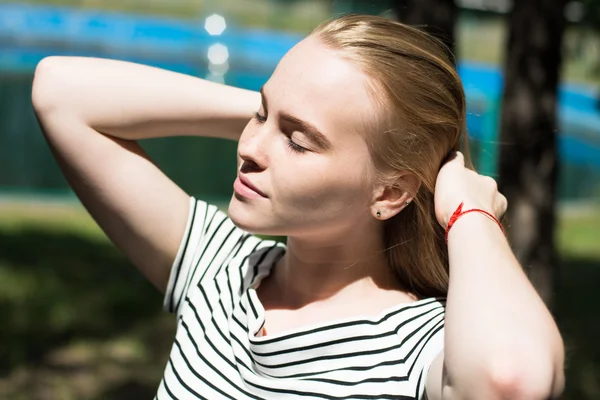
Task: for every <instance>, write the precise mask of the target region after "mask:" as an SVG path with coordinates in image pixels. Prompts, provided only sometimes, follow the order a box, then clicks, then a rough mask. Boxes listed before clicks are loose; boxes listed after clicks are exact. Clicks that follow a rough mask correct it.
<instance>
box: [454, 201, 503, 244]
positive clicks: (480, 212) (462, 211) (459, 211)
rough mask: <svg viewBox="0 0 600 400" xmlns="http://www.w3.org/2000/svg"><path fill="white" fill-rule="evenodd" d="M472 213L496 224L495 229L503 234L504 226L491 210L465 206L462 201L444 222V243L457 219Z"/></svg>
mask: <svg viewBox="0 0 600 400" xmlns="http://www.w3.org/2000/svg"><path fill="white" fill-rule="evenodd" d="M473 215H476V216H478V217H479V218H480V219H481V218H483V219H484V220H487V221H489V222H493V223H494V225H496V229H498V230H499V231H500V232H502V234H503V235H504V227H503V226H502V223H500V221H499V220H498V218H496V216H495V215H494V214H492V213H491V212H489V211H487V210H485V209H482V208H477V207H468V206H467V207H465V204H464V203H460V205H459V206H458V207H457V208H456V210H455V211H454V213H452V215H451V216H450V218H449V219H448V222H447V224H446V227H445V231H446V232H445V239H446V243H448V237H449V234H450V231H451V230H452V228H453V227H454V225H456V224H457V223H458V221H460V220H461V219H464V218H466V217H467V216H473Z"/></svg>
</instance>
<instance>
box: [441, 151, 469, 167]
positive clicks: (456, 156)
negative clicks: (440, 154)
mask: <svg viewBox="0 0 600 400" xmlns="http://www.w3.org/2000/svg"><path fill="white" fill-rule="evenodd" d="M443 164H444V165H445V164H451V165H456V166H463V167H464V166H465V157H464V155H463V153H461V152H460V151H451V152H450V153H449V154H448V157H446V160H444V163H443Z"/></svg>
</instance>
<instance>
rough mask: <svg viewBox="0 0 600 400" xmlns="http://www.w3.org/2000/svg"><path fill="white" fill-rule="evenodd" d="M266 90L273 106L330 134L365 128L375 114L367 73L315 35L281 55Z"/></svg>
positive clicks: (269, 105)
mask: <svg viewBox="0 0 600 400" xmlns="http://www.w3.org/2000/svg"><path fill="white" fill-rule="evenodd" d="M265 93H266V95H267V100H268V102H269V104H268V107H269V109H271V107H272V106H274V107H276V108H277V109H280V110H281V111H285V112H288V113H290V114H292V115H294V116H296V117H298V118H300V119H303V120H306V121H308V122H310V123H312V124H315V125H317V127H318V128H319V129H322V131H323V133H324V134H325V135H327V136H328V137H329V136H332V135H333V136H335V135H336V134H337V133H339V132H344V131H346V132H347V131H348V130H353V131H359V130H362V129H364V127H365V126H366V123H368V122H370V120H371V119H373V118H374V115H375V107H374V105H373V102H372V100H371V96H370V92H369V85H368V80H367V78H366V76H365V75H364V73H363V72H362V71H360V70H359V69H358V68H357V67H355V66H354V65H352V64H351V63H350V62H349V61H347V60H345V59H344V58H342V57H341V56H340V55H339V53H336V52H335V51H333V50H330V49H328V48H327V47H325V46H324V45H322V44H321V43H320V42H319V41H318V40H317V39H314V38H307V39H304V40H303V41H301V42H300V43H298V44H297V45H296V46H294V47H293V48H292V49H291V50H290V51H289V52H288V53H287V54H286V55H285V56H284V57H283V58H282V59H281V61H280V63H279V64H278V66H277V68H276V69H275V72H274V73H273V75H272V76H271V78H270V79H269V82H268V83H267V84H266V85H265ZM271 103H273V105H271ZM333 139H335V138H333Z"/></svg>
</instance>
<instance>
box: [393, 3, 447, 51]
mask: <svg viewBox="0 0 600 400" xmlns="http://www.w3.org/2000/svg"><path fill="white" fill-rule="evenodd" d="M394 11H395V12H396V15H397V16H398V20H399V21H401V22H403V23H405V24H407V25H414V26H417V27H420V28H422V29H423V30H425V31H426V32H428V33H429V34H431V35H432V36H435V37H436V38H438V39H440V40H441V41H442V42H444V44H445V45H446V46H447V47H448V49H450V51H451V53H452V54H453V55H454V54H456V53H455V50H456V48H455V43H454V39H455V38H454V24H455V22H456V16H457V8H456V4H455V3H454V0H396V2H395V6H394Z"/></svg>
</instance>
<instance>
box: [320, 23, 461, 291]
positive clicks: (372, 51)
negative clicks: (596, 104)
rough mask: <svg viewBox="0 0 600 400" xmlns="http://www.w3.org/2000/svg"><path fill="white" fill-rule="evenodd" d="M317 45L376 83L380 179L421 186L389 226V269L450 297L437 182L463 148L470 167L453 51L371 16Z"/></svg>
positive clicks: (408, 283)
mask: <svg viewBox="0 0 600 400" xmlns="http://www.w3.org/2000/svg"><path fill="white" fill-rule="evenodd" d="M310 37H314V38H316V39H317V40H319V41H320V42H321V43H323V44H324V45H325V46H327V47H328V48H331V49H333V50H338V51H339V54H340V56H341V57H343V58H345V59H346V60H348V61H350V62H351V63H353V64H354V65H356V66H358V67H359V68H360V69H361V70H362V71H363V72H364V73H365V75H366V76H367V77H368V80H369V84H370V89H371V93H372V98H373V100H374V104H375V105H376V107H377V108H378V110H380V111H381V113H380V114H381V115H380V116H379V117H380V118H379V119H378V121H377V122H376V123H375V124H374V129H375V130H376V132H375V134H374V135H373V137H372V138H369V140H367V143H368V145H369V150H370V153H371V156H372V159H373V163H374V165H375V167H376V170H377V171H378V173H377V179H378V180H382V181H383V180H385V179H386V177H389V176H390V171H409V172H411V173H413V174H414V175H415V176H416V177H417V178H418V179H419V180H420V181H421V186H420V188H419V191H418V192H417V193H416V195H415V197H414V200H413V201H412V203H411V204H410V205H409V206H407V207H406V208H405V209H404V210H403V211H401V212H400V213H398V214H397V215H396V216H394V217H393V218H391V219H389V220H387V221H385V228H384V229H385V240H386V248H387V251H386V254H387V260H388V264H389V265H390V266H391V267H392V268H393V269H394V271H395V273H396V276H397V277H398V280H399V282H400V284H402V285H403V287H404V288H405V289H406V290H409V291H411V292H412V293H415V294H416V295H418V296H419V297H430V296H445V295H446V294H447V291H448V255H447V247H446V244H445V241H444V232H443V229H442V227H441V226H440V225H439V224H438V222H437V220H436V217H435V211H434V195H433V194H434V189H435V182H436V178H437V174H438V171H439V169H440V167H441V165H442V163H443V161H444V160H445V158H446V157H447V156H448V154H449V153H450V152H451V151H452V150H459V148H460V146H461V143H462V144H463V145H464V146H463V147H464V149H463V150H464V151H465V158H466V159H467V160H468V150H467V148H466V147H467V146H466V116H465V95H464V90H463V87H462V83H461V80H460V77H459V76H458V73H457V72H456V70H455V68H454V64H453V60H451V59H450V58H449V56H448V55H449V54H450V53H449V51H448V50H447V48H446V47H445V46H444V45H443V44H442V43H441V42H440V41H439V40H437V39H435V38H433V37H431V36H429V35H428V34H426V33H424V32H423V31H420V30H418V29H416V28H413V27H410V26H407V25H404V24H401V23H399V22H395V21H392V20H389V19H386V18H382V17H376V16H367V15H346V16H343V17H340V18H337V19H334V20H331V21H328V22H325V23H323V24H321V25H319V26H318V27H317V28H316V29H315V30H314V31H313V32H312V33H311V35H310ZM469 164H470V163H469Z"/></svg>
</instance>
